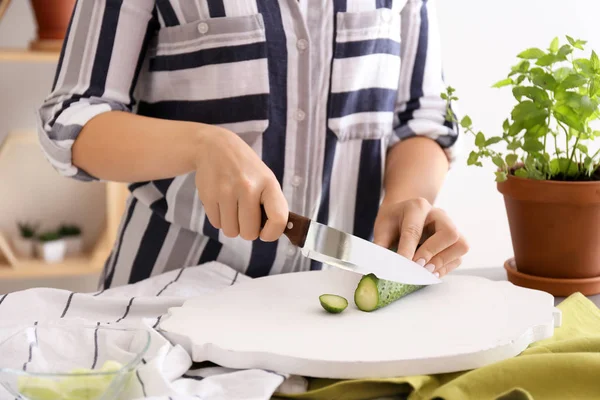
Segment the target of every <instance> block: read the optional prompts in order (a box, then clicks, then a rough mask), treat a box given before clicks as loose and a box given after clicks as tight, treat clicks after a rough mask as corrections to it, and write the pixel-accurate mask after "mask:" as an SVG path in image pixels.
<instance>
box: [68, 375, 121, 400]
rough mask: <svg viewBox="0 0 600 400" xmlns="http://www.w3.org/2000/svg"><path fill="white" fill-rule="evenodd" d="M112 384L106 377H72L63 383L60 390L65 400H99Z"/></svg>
mask: <svg viewBox="0 0 600 400" xmlns="http://www.w3.org/2000/svg"><path fill="white" fill-rule="evenodd" d="M110 383H111V382H110V380H109V381H107V379H106V377H104V376H99V375H93V376H77V375H72V376H69V377H67V378H65V379H64V380H63V381H61V383H60V389H61V392H62V396H63V397H62V398H63V399H64V400H98V399H100V398H101V397H102V396H103V395H104V393H105V392H106V390H107V389H108V387H109V386H110Z"/></svg>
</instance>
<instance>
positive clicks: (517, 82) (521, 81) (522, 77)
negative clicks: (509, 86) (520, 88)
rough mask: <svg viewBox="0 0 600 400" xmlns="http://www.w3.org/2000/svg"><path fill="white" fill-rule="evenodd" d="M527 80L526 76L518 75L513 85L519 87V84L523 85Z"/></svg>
mask: <svg viewBox="0 0 600 400" xmlns="http://www.w3.org/2000/svg"><path fill="white" fill-rule="evenodd" d="M526 78H527V76H526V75H519V77H518V78H517V80H516V81H515V85H520V84H521V83H523V81H524V80H525V79H526Z"/></svg>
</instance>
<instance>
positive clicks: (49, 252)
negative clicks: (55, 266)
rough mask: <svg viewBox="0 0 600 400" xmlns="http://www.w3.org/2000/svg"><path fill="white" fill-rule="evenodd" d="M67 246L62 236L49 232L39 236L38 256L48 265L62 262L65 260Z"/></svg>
mask: <svg viewBox="0 0 600 400" xmlns="http://www.w3.org/2000/svg"><path fill="white" fill-rule="evenodd" d="M65 253H66V244H65V241H64V240H63V239H62V237H61V236H60V234H59V233H58V232H55V231H48V232H44V233H42V234H40V235H38V243H37V254H38V255H39V256H41V257H42V258H43V259H44V261H46V262H47V263H57V262H61V261H63V260H64V258H65Z"/></svg>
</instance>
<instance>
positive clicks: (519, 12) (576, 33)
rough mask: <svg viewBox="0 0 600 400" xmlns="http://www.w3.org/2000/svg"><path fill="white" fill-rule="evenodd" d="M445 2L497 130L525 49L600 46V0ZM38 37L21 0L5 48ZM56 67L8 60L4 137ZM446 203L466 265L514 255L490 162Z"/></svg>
mask: <svg viewBox="0 0 600 400" xmlns="http://www.w3.org/2000/svg"><path fill="white" fill-rule="evenodd" d="M365 1H367V0H365ZM437 6H438V10H439V16H438V17H439V23H440V27H441V34H442V45H443V52H444V58H445V66H446V68H445V75H446V78H447V83H448V84H450V85H452V86H454V87H455V88H457V89H458V94H459V97H460V98H461V102H460V110H459V111H462V112H466V113H468V114H469V115H471V117H472V118H473V121H474V124H475V126H476V127H477V128H478V129H481V130H483V131H484V132H486V133H489V134H493V133H496V132H497V129H498V128H499V127H500V125H501V123H502V121H503V120H504V118H505V117H506V115H507V113H508V112H509V110H510V108H511V106H512V97H511V95H510V93H509V91H499V90H497V89H491V88H490V86H491V85H492V84H493V83H494V82H495V81H497V80H499V79H501V78H503V77H504V76H505V75H506V73H507V71H508V70H509V67H510V66H511V65H512V64H513V63H514V62H515V60H516V59H515V55H516V54H517V53H519V52H520V51H521V50H522V49H524V48H526V47H530V46H538V47H542V48H544V47H547V46H548V44H549V42H550V40H551V39H552V38H553V37H554V36H561V37H564V35H566V34H569V35H571V36H573V37H577V38H582V39H587V40H589V43H590V45H591V46H593V47H594V48H596V49H597V50H599V51H600V28H598V24H597V16H598V15H600V1H598V0H569V1H564V0H503V1H495V2H489V1H480V0H437ZM33 36H34V25H33V20H32V15H31V10H30V8H29V2H28V1H25V0H13V4H12V5H11V7H10V8H9V11H8V13H7V15H6V16H5V20H4V21H3V22H2V23H1V24H0V47H6V46H22V47H24V46H27V43H28V41H29V40H30V39H31V38H33ZM53 74H54V65H50V64H47V65H45V64H15V63H0V139H1V138H2V137H3V135H4V134H5V133H6V132H7V131H9V130H13V129H19V130H22V129H33V128H34V126H35V125H34V120H33V119H32V113H33V111H34V110H35V108H36V107H37V105H38V104H39V102H40V100H41V99H42V98H43V96H45V94H46V93H47V90H48V88H49V85H50V83H51V80H52V77H53ZM471 143H472V141H471V140H470V139H469V140H468V141H467V142H466V143H465V145H466V149H465V151H468V150H469V147H470V146H471ZM0 173H2V172H1V171H0ZM0 181H1V180H0ZM57 184H58V183H57ZM60 185H73V183H60ZM77 187H79V186H77ZM3 190H4V189H3ZM87 193H88V195H89V196H90V197H88V198H87V199H86V201H92V200H93V201H97V202H100V201H101V200H99V199H98V198H97V194H96V192H94V190H92V189H90V190H88V191H87ZM0 197H1V196H0ZM79 200H81V199H79ZM438 205H439V206H440V207H443V208H444V209H446V210H447V211H448V212H449V214H450V215H451V216H452V217H453V218H454V220H455V222H456V224H457V225H458V226H459V228H460V229H461V230H462V232H463V233H464V234H465V235H466V236H467V238H468V240H469V242H470V244H471V251H470V253H469V255H468V256H467V257H465V260H464V267H463V268H473V267H497V266H501V265H502V263H503V261H504V260H505V259H506V258H507V257H510V256H511V254H512V246H511V242H510V236H509V231H508V224H507V222H506V217H505V211H504V205H503V201H502V198H501V196H500V195H499V193H498V192H497V191H496V187H495V184H494V177H493V174H492V170H491V169H490V168H486V169H479V168H474V167H466V165H465V164H464V163H462V162H461V163H460V164H459V165H457V166H456V167H455V169H454V170H453V171H452V172H451V174H450V176H449V178H448V181H447V183H446V185H445V187H444V188H443V190H442V193H441V194H440V197H439V201H438ZM99 207H100V205H99ZM2 218H4V217H2ZM0 221H1V219H0ZM0 225H1V224H0Z"/></svg>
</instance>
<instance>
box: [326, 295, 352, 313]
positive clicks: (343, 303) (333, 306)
mask: <svg viewBox="0 0 600 400" xmlns="http://www.w3.org/2000/svg"><path fill="white" fill-rule="evenodd" d="M319 301H320V302H321V306H323V308H324V309H325V310H326V311H327V312H330V313H333V314H338V313H341V312H342V311H344V310H345V309H346V307H348V300H346V299H345V298H343V297H342V296H338V295H337V294H322V295H320V296H319Z"/></svg>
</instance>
